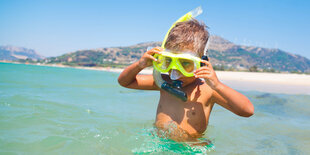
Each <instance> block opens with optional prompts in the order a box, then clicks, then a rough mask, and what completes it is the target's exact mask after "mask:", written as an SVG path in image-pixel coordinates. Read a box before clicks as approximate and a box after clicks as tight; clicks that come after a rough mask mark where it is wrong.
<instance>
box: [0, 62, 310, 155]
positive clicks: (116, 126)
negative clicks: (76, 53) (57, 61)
mask: <svg viewBox="0 0 310 155" xmlns="http://www.w3.org/2000/svg"><path fill="white" fill-rule="evenodd" d="M118 75H119V73H111V72H104V71H93V70H82V69H73V68H56V67H46V66H33V65H23V64H8V63H0V154H24V153H25V154H43V153H44V154H135V153H136V154H141V153H151V154H194V153H207V154H310V149H309V146H310V134H309V133H310V96H309V95H283V94H269V93H263V92H243V93H244V94H245V95H246V96H248V97H249V98H250V100H251V101H252V102H253V104H254V106H255V115H254V116H252V117H250V118H242V117H238V116H236V115H234V114H232V113H231V112H229V111H227V110H225V109H223V108H221V107H220V106H215V107H214V109H213V112H212V113H211V117H210V123H209V127H208V130H207V131H206V134H205V136H204V137H203V138H202V139H203V140H205V139H208V140H211V141H212V143H213V145H214V146H210V147H191V146H190V145H189V144H187V143H176V142H173V141H170V140H167V139H160V138H158V137H157V136H156V134H154V133H155V132H156V131H155V129H154V128H153V123H154V119H155V114H156V106H157V103H158V99H159V94H158V92H154V91H138V90H131V89H126V88H122V87H120V86H119V85H118V83H117V77H118ZM236 89H237V88H236Z"/></svg>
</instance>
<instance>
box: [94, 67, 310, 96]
mask: <svg viewBox="0 0 310 155" xmlns="http://www.w3.org/2000/svg"><path fill="white" fill-rule="evenodd" d="M91 69H93V68H91ZM96 70H104V71H110V72H119V73H120V72H122V70H123V69H121V68H118V69H114V68H100V69H99V68H97V69H96ZM152 72H153V71H152V69H145V70H142V71H141V74H152ZM216 74H217V76H218V78H219V80H220V81H221V82H222V83H224V84H226V85H228V86H230V87H232V88H234V89H237V90H241V91H260V92H267V93H283V94H307V95H310V75H307V74H292V73H261V72H232V71H216Z"/></svg>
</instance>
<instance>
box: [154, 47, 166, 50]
mask: <svg viewBox="0 0 310 155" xmlns="http://www.w3.org/2000/svg"><path fill="white" fill-rule="evenodd" d="M154 49H155V50H158V51H162V50H164V49H163V48H161V47H155V48H154Z"/></svg>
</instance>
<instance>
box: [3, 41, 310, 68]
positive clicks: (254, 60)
mask: <svg viewBox="0 0 310 155" xmlns="http://www.w3.org/2000/svg"><path fill="white" fill-rule="evenodd" d="M209 41H210V44H209V50H208V57H209V58H210V61H211V63H212V65H213V67H214V68H215V69H217V70H240V71H248V70H250V71H251V70H252V71H267V72H276V71H280V72H299V73H301V72H303V73H310V60H309V59H308V58H306V57H303V56H300V55H297V54H292V53H288V52H285V51H283V50H280V49H271V48H263V47H256V46H245V45H237V44H234V43H233V42H231V41H229V40H226V39H224V38H222V37H220V36H210V40H209ZM160 45H161V42H143V43H138V44H135V45H130V46H119V47H103V48H95V49H86V50H77V51H74V52H70V53H66V54H63V55H60V56H56V57H49V58H45V59H43V60H38V61H37V62H39V63H47V64H53V63H60V64H63V65H69V66H88V67H89V66H91V67H92V66H98V67H125V66H128V65H129V64H131V63H133V62H135V61H138V60H139V59H140V57H141V56H142V55H143V54H144V53H145V52H146V49H147V48H148V47H156V46H160ZM0 47H2V46H0ZM15 51H17V50H15ZM0 54H1V53H0ZM0 60H1V55H0Z"/></svg>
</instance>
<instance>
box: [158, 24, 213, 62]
mask: <svg viewBox="0 0 310 155" xmlns="http://www.w3.org/2000/svg"><path fill="white" fill-rule="evenodd" d="M208 39H209V32H208V31H207V26H206V25H205V24H204V23H202V22H199V21H198V20H196V19H191V20H189V21H185V22H179V23H177V24H176V25H175V27H173V28H172V29H171V31H170V33H169V35H168V38H167V41H166V43H165V45H164V47H165V48H167V49H169V50H172V51H192V52H195V53H197V54H198V55H199V56H200V57H201V56H202V55H203V54H204V53H203V52H204V49H205V46H206V43H207V41H208Z"/></svg>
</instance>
